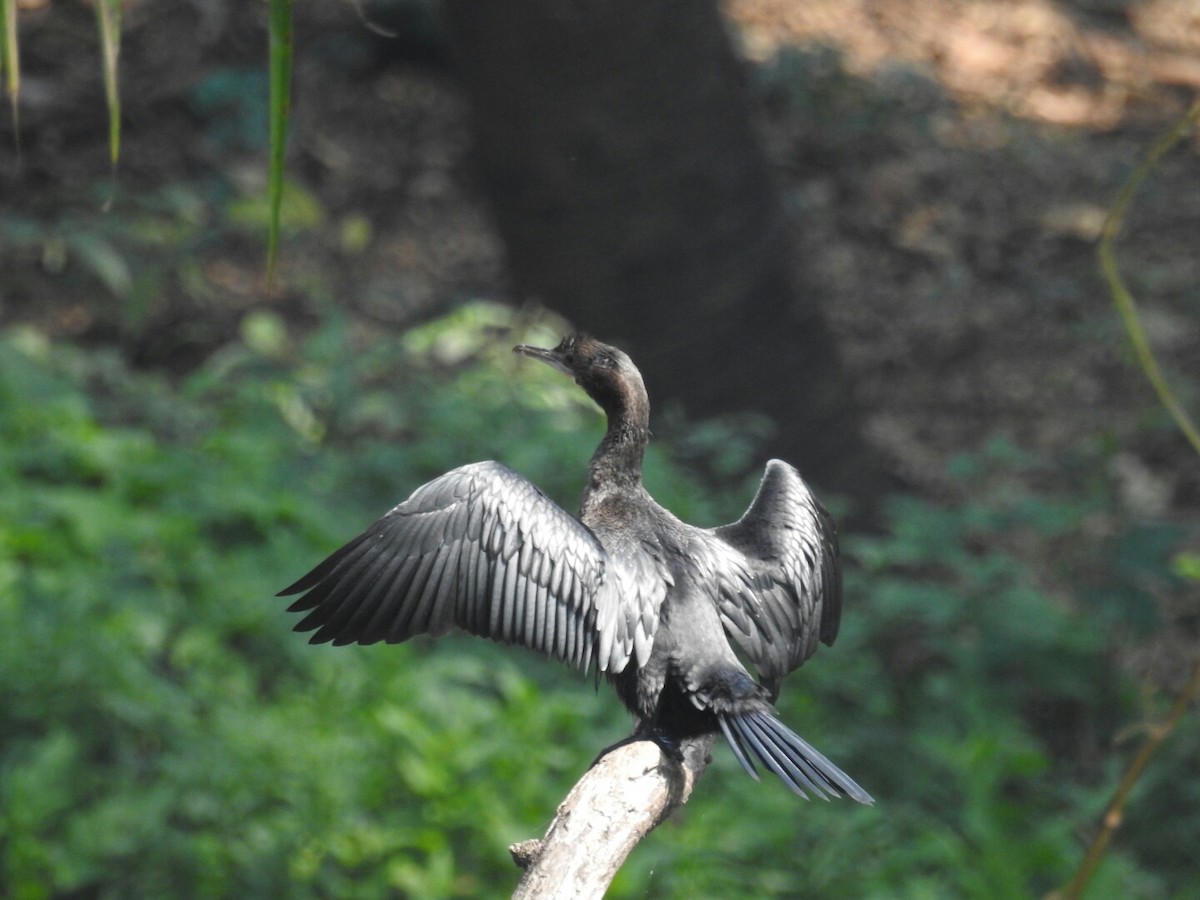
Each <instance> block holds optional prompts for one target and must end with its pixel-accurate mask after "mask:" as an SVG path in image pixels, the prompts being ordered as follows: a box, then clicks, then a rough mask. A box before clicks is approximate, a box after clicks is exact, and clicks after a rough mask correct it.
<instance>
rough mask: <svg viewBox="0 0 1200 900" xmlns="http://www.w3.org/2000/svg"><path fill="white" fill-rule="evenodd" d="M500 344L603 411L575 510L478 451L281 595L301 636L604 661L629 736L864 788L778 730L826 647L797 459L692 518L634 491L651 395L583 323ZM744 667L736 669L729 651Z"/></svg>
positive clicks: (832, 576) (814, 526) (811, 786)
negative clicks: (689, 745)
mask: <svg viewBox="0 0 1200 900" xmlns="http://www.w3.org/2000/svg"><path fill="white" fill-rule="evenodd" d="M514 350H515V352H517V353H520V354H522V355H524V356H528V357H531V358H533V359H539V360H541V361H543V362H545V363H549V364H550V365H551V366H553V367H554V368H556V369H558V370H559V371H561V372H563V373H565V374H567V375H569V376H571V377H572V378H573V379H574V380H575V382H576V383H577V384H578V385H579V386H580V387H582V388H583V389H584V390H585V391H586V392H587V393H588V395H589V396H590V397H591V398H592V399H593V400H595V401H596V403H597V404H599V405H600V407H601V408H602V409H603V410H604V412H605V414H606V415H607V417H608V429H607V431H606V432H605V434H604V438H603V439H602V440H601V441H600V446H599V447H597V448H596V452H595V454H594V455H593V456H592V461H591V464H590V466H589V468H588V477H587V483H586V484H585V486H584V489H583V498H582V501H581V503H580V511H579V516H578V518H575V517H573V516H571V515H569V514H568V513H566V512H565V511H564V510H563V509H562V508H561V507H559V506H558V505H557V504H555V503H554V501H552V500H551V499H550V498H549V497H547V496H546V495H545V494H544V493H542V491H541V490H539V489H538V488H537V487H536V486H534V485H533V484H532V483H531V482H530V481H528V480H526V479H525V478H524V477H522V476H521V475H518V474H517V473H516V472H514V471H513V470H511V469H509V468H508V467H506V466H503V465H501V464H500V463H497V462H481V463H475V464H473V465H468V466H463V467H461V468H458V469H455V470H453V471H452V472H447V473H446V474H445V475H443V476H441V477H440V478H435V479H434V480H433V481H431V482H429V483H428V484H425V485H422V486H421V487H419V488H417V490H416V491H415V492H414V493H413V495H412V496H411V497H409V498H408V499H407V500H405V501H404V502H403V503H401V504H400V505H399V506H397V507H395V508H394V509H392V510H391V511H390V512H389V513H387V514H386V515H385V516H384V517H383V518H381V519H380V520H379V521H377V522H375V523H374V524H373V525H371V526H370V527H368V528H367V530H366V531H365V532H363V533H362V534H361V535H359V536H358V537H357V538H355V539H354V540H352V541H351V542H350V543H349V544H347V545H346V546H344V547H342V548H341V549H340V550H338V551H336V552H335V553H333V554H332V555H331V556H330V557H329V558H328V559H326V560H325V561H324V562H322V563H321V564H320V565H318V566H317V567H316V568H315V569H313V570H312V571H311V572H309V573H308V574H307V575H305V576H304V577H303V578H301V579H300V580H299V581H297V582H296V583H295V584H293V585H291V586H290V587H288V588H286V589H285V590H283V591H281V592H280V594H281V596H283V595H288V594H298V593H301V592H307V593H305V594H304V596H303V597H301V598H300V599H299V600H297V601H296V602H295V603H293V604H292V606H291V607H289V610H290V611H292V612H305V611H307V612H308V615H307V616H306V617H305V618H304V619H303V620H302V621H301V622H300V623H299V624H298V625H297V626H296V630H297V631H314V630H315V631H316V634H314V635H313V637H312V642H313V643H321V642H325V641H332V642H333V643H334V644H350V643H359V644H373V643H376V642H377V641H387V642H388V643H398V642H400V641H404V640H407V639H408V638H410V637H412V636H413V635H416V634H434V635H436V634H443V633H445V632H447V631H449V630H450V629H451V628H453V627H456V626H457V627H458V628H462V629H465V630H466V631H469V632H471V633H472V634H477V635H481V636H483V637H487V638H491V639H493V640H496V641H501V642H503V643H509V644H520V645H522V646H524V647H528V648H529V649H531V650H536V651H538V652H540V653H543V654H546V655H547V656H551V657H554V658H555V659H559V660H562V661H564V662H567V663H569V664H571V665H573V666H575V667H576V668H579V669H582V670H584V671H586V670H587V669H588V667H589V666H591V665H595V666H597V667H598V671H602V672H604V673H606V674H607V676H608V678H609V680H610V681H611V682H612V683H613V685H614V686H615V688H616V691H617V693H618V695H619V696H620V697H621V700H622V701H623V702H624V703H625V705H626V706H627V707H628V708H629V709H630V711H631V712H632V713H633V714H634V715H635V716H636V717H637V718H638V721H639V726H638V732H637V733H638V734H639V735H645V736H648V737H651V738H654V739H656V740H658V742H659V743H660V744H661V745H662V746H663V747H664V749H666V750H667V751H668V752H671V753H672V754H673V755H675V756H677V757H678V755H679V750H678V741H680V740H682V739H685V738H688V737H693V736H699V735H704V734H715V733H716V732H717V731H718V730H720V731H721V732H723V733H724V735H725V738H726V739H727V740H728V742H729V745H730V747H732V748H733V752H734V755H735V756H736V757H737V759H738V761H739V762H740V763H741V764H742V766H743V767H744V768H745V769H746V771H747V772H748V773H750V775H751V776H753V777H755V778H757V777H758V774H757V772H756V770H755V767H754V764H753V763H752V762H751V758H752V757H753V758H755V759H757V760H759V761H760V762H761V763H762V764H764V765H765V766H766V767H767V768H768V769H769V770H771V771H772V772H774V773H775V774H776V775H778V776H779V777H780V778H781V779H782V780H783V782H784V783H785V784H786V785H787V786H788V787H789V788H791V789H792V790H793V791H795V792H796V793H797V794H799V795H800V796H802V797H807V795H808V794H807V792H811V793H813V794H815V795H816V796H818V797H822V798H826V799H827V798H828V797H831V796H839V795H845V796H849V797H852V798H853V799H855V800H857V801H859V802H860V803H871V802H873V801H872V800H871V797H870V796H869V795H868V794H867V792H866V791H864V790H863V789H862V788H861V787H859V786H858V785H857V784H855V783H854V781H853V780H852V779H851V778H850V777H849V776H847V775H846V774H845V773H843V772H842V771H841V770H840V769H839V768H838V767H837V766H835V765H834V764H833V763H831V762H830V761H829V760H828V759H826V758H825V757H824V756H822V755H821V754H820V753H818V752H817V751H816V750H815V749H813V748H812V747H811V746H810V745H809V744H808V743H807V742H805V741H804V740H803V739H802V738H800V737H799V735H797V734H795V733H794V732H792V731H791V730H790V729H789V728H788V727H787V726H786V725H784V724H783V723H782V722H781V721H780V720H779V719H778V718H777V716H776V714H775V710H774V708H773V706H772V702H773V701H774V700H775V698H776V697H777V696H778V693H779V684H780V680H781V679H782V678H783V676H784V675H786V674H787V673H788V672H791V671H793V670H794V669H796V668H798V667H799V666H800V665H801V664H802V663H803V662H804V661H805V660H807V659H808V658H809V657H810V656H812V654H813V653H814V652H815V651H816V649H817V642H818V641H823V642H824V643H826V644H831V643H833V640H834V638H835V637H836V636H837V632H838V624H839V621H840V618H841V600H842V598H841V569H840V564H839V560H838V548H837V535H836V533H835V531H834V527H833V522H832V521H831V519H830V517H829V514H828V513H827V512H826V511H825V509H824V507H822V506H821V504H820V503H819V502H818V501H817V500H816V498H815V497H814V496H813V495H812V493H811V491H809V489H808V487H807V485H805V483H804V481H803V480H802V479H801V478H800V475H799V473H798V472H797V471H796V470H795V469H794V468H792V467H791V466H790V465H788V464H787V463H784V462H781V461H779V460H771V461H770V462H768V463H767V468H766V473H765V474H764V475H763V479H762V483H761V484H760V485H759V489H758V493H757V495H756V496H755V498H754V501H753V502H752V503H751V504H750V507H749V509H747V510H746V513H745V515H743V516H742V518H741V519H739V520H738V521H737V522H734V523H732V524H730V525H723V526H720V527H718V528H709V529H704V528H696V527H694V526H692V525H687V524H685V523H684V522H681V521H680V520H679V519H677V518H676V517H675V516H673V515H672V514H671V513H670V512H668V511H667V510H665V509H663V507H661V506H659V505H658V503H656V502H655V501H654V499H653V498H652V497H651V496H650V494H649V493H648V492H647V491H646V489H645V487H644V486H643V485H642V455H643V452H644V451H645V448H646V444H647V441H648V440H649V437H650V430H649V423H650V404H649V400H648V399H647V396H646V388H645V386H644V385H643V383H642V376H641V374H640V373H639V372H638V370H637V369H636V368H635V367H634V365H633V362H632V361H631V360H630V359H629V357H628V356H627V355H625V353H623V352H622V351H620V350H618V349H617V348H615V347H610V346H608V345H606V344H602V343H600V342H599V341H596V340H594V339H592V338H590V337H587V336H584V335H578V334H576V335H571V336H569V337H566V338H564V339H563V340H562V342H561V343H560V344H559V345H558V346H557V347H555V348H554V349H552V350H544V349H540V348H538V347H528V346H525V345H522V346H519V347H515V348H514ZM733 644H736V645H737V646H738V647H739V648H740V649H741V650H742V652H743V653H744V655H745V656H746V657H747V658H748V659H749V660H750V661H751V663H753V666H754V668H755V669H756V670H757V673H758V678H757V679H755V678H754V677H753V676H752V675H751V674H750V672H749V671H748V670H747V669H746V667H745V666H744V665H743V664H742V663H741V661H740V660H739V659H738V656H737V654H736V653H735V652H734V647H733Z"/></svg>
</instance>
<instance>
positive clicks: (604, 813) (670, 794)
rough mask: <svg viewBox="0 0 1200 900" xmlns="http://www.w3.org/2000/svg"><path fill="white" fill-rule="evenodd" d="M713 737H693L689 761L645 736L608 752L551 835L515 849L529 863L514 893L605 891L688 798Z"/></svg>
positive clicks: (567, 895) (546, 898) (544, 897)
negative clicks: (627, 861) (628, 859)
mask: <svg viewBox="0 0 1200 900" xmlns="http://www.w3.org/2000/svg"><path fill="white" fill-rule="evenodd" d="M713 740H714V737H713V736H712V735H709V736H706V737H701V738H693V739H690V740H688V741H685V742H684V743H683V747H682V749H683V757H684V758H683V762H682V763H680V762H677V761H676V760H674V759H672V758H671V757H669V756H667V755H666V754H665V753H664V752H663V751H662V748H660V747H659V746H658V744H655V743H654V742H652V741H642V740H639V741H633V742H631V743H628V744H622V745H620V746H618V747H617V748H616V749H614V750H612V751H610V752H609V753H606V754H605V755H604V756H602V757H601V758H600V759H599V760H598V761H597V762H596V764H595V765H593V766H592V767H591V768H590V769H589V770H588V771H587V772H586V773H584V775H583V777H582V778H580V779H579V781H578V782H577V783H576V784H575V787H573V788H572V789H571V792H570V793H569V794H568V795H567V798H566V800H564V801H563V802H562V805H560V806H559V808H558V813H557V815H555V817H554V821H553V822H551V823H550V828H549V829H548V830H547V831H546V835H545V837H543V838H542V839H541V840H540V841H539V840H529V841H522V842H521V843H519V844H514V845H513V846H512V847H510V848H509V852H510V853H511V854H512V856H513V860H514V861H515V862H516V863H517V865H518V866H520V867H521V868H523V869H525V875H524V877H523V878H522V879H521V882H520V884H518V885H517V889H516V891H514V892H513V900H533V898H537V900H590V898H600V897H603V896H604V892H605V891H606V890H607V889H608V886H609V884H610V883H611V882H612V880H613V877H614V876H615V875H616V874H617V870H618V869H620V868H621V865H622V863H624V862H625V858H626V857H627V856H629V854H630V852H631V851H632V850H633V848H634V847H636V846H637V845H638V843H639V842H640V841H641V840H642V838H644V837H645V836H646V835H647V834H649V833H650V831H651V830H653V829H654V828H655V826H657V825H658V824H659V823H660V822H662V821H663V820H664V819H666V818H667V816H669V815H670V814H671V813H672V812H674V810H675V809H676V808H678V807H679V806H682V805H683V804H684V803H686V802H687V799H688V797H690V796H691V793H692V788H693V787H694V786H695V784H696V781H697V779H699V777H700V776H701V775H702V774H703V773H704V770H705V768H706V767H707V766H708V760H709V751H710V750H711V749H712V744H713Z"/></svg>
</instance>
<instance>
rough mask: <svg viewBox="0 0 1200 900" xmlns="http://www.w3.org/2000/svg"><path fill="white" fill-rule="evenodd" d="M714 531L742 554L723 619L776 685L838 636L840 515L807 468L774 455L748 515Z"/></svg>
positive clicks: (724, 597)
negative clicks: (826, 503)
mask: <svg viewBox="0 0 1200 900" xmlns="http://www.w3.org/2000/svg"><path fill="white" fill-rule="evenodd" d="M709 534H711V535H714V536H715V537H717V538H719V539H720V540H721V541H722V542H723V543H724V544H726V545H727V546H728V547H729V548H731V549H732V550H734V551H736V557H737V558H736V561H735V562H734V563H733V564H731V565H725V566H723V567H721V570H720V573H719V576H718V581H719V599H718V606H719V609H720V613H721V621H722V624H723V625H724V626H725V631H726V632H727V633H728V634H729V635H730V637H732V638H733V639H734V640H735V641H737V643H738V644H739V645H740V646H741V648H742V649H743V650H744V651H745V652H746V654H747V655H748V656H749V657H750V658H751V659H752V660H753V661H754V664H755V666H756V667H757V668H758V670H759V673H760V675H761V676H762V678H763V680H764V681H765V682H766V683H768V684H769V685H770V686H772V689H774V688H775V687H776V686H777V684H778V681H779V679H781V678H782V677H783V676H784V675H786V674H787V673H788V672H791V671H793V670H794V669H796V668H798V667H799V666H800V665H801V664H802V663H803V662H804V661H805V660H806V659H808V658H809V657H810V656H812V655H813V653H815V652H816V649H817V642H818V640H820V641H823V642H824V643H826V644H832V643H833V641H834V638H836V637H837V633H838V626H839V624H840V623H841V616H842V570H841V561H840V559H839V555H838V544H837V531H836V530H835V528H834V525H833V520H832V519H831V518H830V516H829V513H828V512H827V511H826V510H825V508H824V507H823V506H822V505H821V504H820V502H818V501H817V499H816V497H814V496H813V494H812V491H810V490H809V489H808V485H806V484H805V483H804V480H803V479H802V478H801V477H800V473H799V472H797V471H796V470H795V469H794V468H792V467H791V466H789V465H788V464H787V463H785V462H781V461H780V460H777V459H773V460H771V461H770V462H768V463H767V468H766V472H765V473H764V474H763V478H762V482H761V483H760V484H759V487H758V493H757V494H756V495H755V497H754V501H753V502H752V503H751V504H750V507H749V508H748V509H747V510H746V513H745V515H743V516H742V518H741V519H739V520H738V521H737V522H734V523H732V524H730V525H723V526H721V527H719V528H714V529H712V530H711V531H710V532H709Z"/></svg>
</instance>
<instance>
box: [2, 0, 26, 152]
mask: <svg viewBox="0 0 1200 900" xmlns="http://www.w3.org/2000/svg"><path fill="white" fill-rule="evenodd" d="M0 72H2V73H3V74H4V83H5V87H6V88H7V90H8V99H9V101H10V102H11V103H12V118H13V135H14V140H15V141H16V146H17V160H18V162H19V161H20V159H21V128H20V122H21V119H20V113H19V110H18V107H17V96H18V95H19V94H20V92H21V54H20V51H19V47H18V44H17V0H0Z"/></svg>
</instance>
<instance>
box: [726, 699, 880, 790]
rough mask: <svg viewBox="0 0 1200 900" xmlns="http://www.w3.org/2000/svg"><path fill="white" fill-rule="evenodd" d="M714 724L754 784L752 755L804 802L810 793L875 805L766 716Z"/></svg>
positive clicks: (757, 714)
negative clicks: (841, 797) (718, 724)
mask: <svg viewBox="0 0 1200 900" xmlns="http://www.w3.org/2000/svg"><path fill="white" fill-rule="evenodd" d="M717 721H718V722H720V723H721V730H722V731H723V732H724V733H725V740H727V741H728V742H729V746H730V747H732V748H733V755H734V756H736V757H737V760H738V762H740V763H741V764H742V768H743V769H745V770H746V772H747V773H749V775H750V777H752V778H753V779H755V780H756V781H757V780H758V771H757V770H756V769H755V768H754V763H753V762H751V756H752V755H753V756H755V757H757V758H758V760H759V761H760V762H762V764H763V765H765V766H766V767H767V768H768V769H770V770H771V771H772V772H774V773H775V774H776V775H778V776H779V777H780V779H781V780H782V781H783V783H784V784H786V785H787V786H788V787H789V788H791V790H792V791H794V792H795V793H797V794H799V795H800V796H801V797H803V798H805V799H806V800H807V799H808V794H807V793H806V791H811V792H812V793H814V794H816V796H818V797H820V798H821V799H822V800H828V799H829V798H830V797H837V796H845V797H850V798H851V799H854V800H857V801H858V802H859V803H865V804H868V805H871V804H873V803H874V802H875V801H874V800H873V799H871V795H870V794H868V793H867V792H866V791H864V790H863V789H862V788H860V787H859V786H858V785H857V784H855V782H854V780H853V779H852V778H851V777H850V776H849V775H847V774H846V773H845V772H843V771H842V770H841V769H839V768H838V767H837V766H835V765H834V764H833V763H831V762H830V761H829V760H828V759H826V758H825V757H824V756H822V755H821V754H820V753H818V752H817V750H816V749H815V748H813V747H812V745H811V744H809V743H808V742H807V741H805V740H804V739H803V738H802V737H800V735H798V734H796V733H795V732H794V731H792V730H791V729H789V728H788V727H787V726H786V725H784V724H783V723H782V722H780V721H779V720H778V719H777V718H775V717H774V716H773V715H771V714H770V713H769V712H765V711H753V712H743V713H728V714H721V713H718V714H717Z"/></svg>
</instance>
